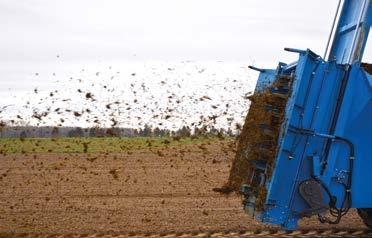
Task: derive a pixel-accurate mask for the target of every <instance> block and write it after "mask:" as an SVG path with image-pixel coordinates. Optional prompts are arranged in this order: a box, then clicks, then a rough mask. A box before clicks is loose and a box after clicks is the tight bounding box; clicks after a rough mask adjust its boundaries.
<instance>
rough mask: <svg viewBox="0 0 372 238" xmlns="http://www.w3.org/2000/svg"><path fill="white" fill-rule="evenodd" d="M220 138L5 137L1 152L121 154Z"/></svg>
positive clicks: (0, 140) (1, 143)
mask: <svg viewBox="0 0 372 238" xmlns="http://www.w3.org/2000/svg"><path fill="white" fill-rule="evenodd" d="M217 140H219V139H218V138H217V137H198V138H183V139H180V140H175V139H173V138H165V137H132V138H117V137H114V138H107V137H106V138H55V139H51V138H26V139H22V140H21V139H17V138H11V139H8V138H6V139H5V138H3V139H0V154H1V153H2V154H14V153H120V152H127V151H132V150H140V149H145V148H162V147H167V146H178V145H189V144H202V143H206V142H213V141H217Z"/></svg>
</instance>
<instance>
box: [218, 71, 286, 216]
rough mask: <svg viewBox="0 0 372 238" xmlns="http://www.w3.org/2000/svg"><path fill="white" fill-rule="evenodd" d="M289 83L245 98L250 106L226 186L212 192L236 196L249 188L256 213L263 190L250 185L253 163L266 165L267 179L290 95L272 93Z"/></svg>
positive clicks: (283, 81)
mask: <svg viewBox="0 0 372 238" xmlns="http://www.w3.org/2000/svg"><path fill="white" fill-rule="evenodd" d="M290 84H291V79H290V78H289V77H280V78H278V79H276V81H275V82H274V83H273V85H272V86H270V87H268V88H267V89H266V90H265V91H264V92H262V93H256V94H254V95H252V96H250V97H249V99H250V100H251V106H250V109H249V112H248V114H247V117H246V119H245V122H244V126H243V128H242V131H241V134H240V136H239V138H238V145H237V152H236V155H235V159H234V160H233V162H232V167H231V170H230V176H229V179H228V182H227V183H226V184H225V185H224V186H223V187H221V188H215V189H214V191H216V192H220V193H226V194H228V193H231V192H233V191H236V192H239V191H240V187H241V185H242V184H250V185H251V188H252V189H254V190H255V192H256V193H257V196H258V199H257V203H256V209H257V210H260V209H261V208H262V207H263V203H264V200H265V198H266V189H265V188H262V187H259V186H258V185H256V184H254V183H252V176H253V174H254V172H255V169H254V166H252V162H253V161H258V162H264V163H266V165H267V168H268V169H267V171H266V174H265V177H266V178H269V177H270V176H271V172H272V171H271V170H272V166H273V163H274V160H275V155H276V151H277V140H278V137H279V133H280V127H281V124H282V121H283V119H284V112H285V106H286V103H287V99H288V95H289V93H290V91H287V92H286V93H284V94H279V93H273V92H272V91H273V90H274V89H275V90H277V89H279V90H280V89H283V88H290Z"/></svg>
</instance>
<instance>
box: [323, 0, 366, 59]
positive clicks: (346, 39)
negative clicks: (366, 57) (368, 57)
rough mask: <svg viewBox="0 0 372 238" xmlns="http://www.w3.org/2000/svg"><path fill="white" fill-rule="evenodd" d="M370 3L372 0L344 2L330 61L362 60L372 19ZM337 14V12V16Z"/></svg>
mask: <svg viewBox="0 0 372 238" xmlns="http://www.w3.org/2000/svg"><path fill="white" fill-rule="evenodd" d="M370 5H371V1H370V0H346V1H345V2H344V5H343V8H342V10H341V14H340V16H339V21H338V25H337V28H336V31H335V34H334V38H333V43H332V47H331V51H330V53H329V57H328V61H332V60H335V61H336V62H337V64H353V63H356V62H360V61H361V59H362V57H363V52H364V49H365V45H366V42H367V38H368V33H369V29H370V26H371V21H372V8H371V7H370ZM337 15H338V14H337V13H336V16H335V17H337ZM332 32H333V29H332Z"/></svg>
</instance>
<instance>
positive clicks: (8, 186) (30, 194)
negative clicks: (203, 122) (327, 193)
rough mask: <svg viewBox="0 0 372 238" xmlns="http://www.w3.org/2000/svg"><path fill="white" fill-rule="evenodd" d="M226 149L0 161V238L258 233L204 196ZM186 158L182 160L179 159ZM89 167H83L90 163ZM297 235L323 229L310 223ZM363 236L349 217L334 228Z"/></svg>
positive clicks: (223, 201)
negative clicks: (21, 237) (16, 237)
mask: <svg viewBox="0 0 372 238" xmlns="http://www.w3.org/2000/svg"><path fill="white" fill-rule="evenodd" d="M227 147H228V146H227V144H226V142H220V143H216V144H212V145H205V146H204V147H203V149H201V148H199V146H195V145H188V146H179V147H178V148H169V149H167V150H163V151H162V155H158V154H157V152H156V151H150V149H146V150H140V151H136V152H134V153H133V154H130V155H128V154H109V155H99V154H94V155H90V154H71V155H67V154H37V155H8V156H2V157H0V191H1V193H0V236H1V235H2V234H3V235H4V234H21V233H27V234H41V233H42V234H108V233H123V234H149V233H156V234H166V233H182V232H190V233H192V232H205V231H209V232H214V231H220V232H224V231H240V230H257V229H262V230H266V229H269V228H271V227H269V226H266V225H263V224H261V223H259V222H257V221H255V220H253V219H252V218H250V217H249V216H248V215H247V214H245V213H244V212H243V210H242V206H241V199H240V197H239V196H236V195H231V196H224V195H220V194H218V193H215V192H213V191H212V188H214V187H216V186H218V185H220V184H221V183H223V182H224V181H226V179H227V177H228V172H229V165H230V164H231V160H232V158H233V156H234V155H233V153H230V152H229V153H226V151H225V150H226V148H227ZM180 151H187V153H184V152H182V153H180ZM93 157H94V158H95V159H93V160H92V159H91V158H93ZM301 227H302V228H307V229H318V228H320V229H321V228H327V227H328V228H329V226H326V225H319V224H318V222H317V221H316V220H315V219H310V220H306V221H304V222H303V223H302V225H301ZM338 227H339V228H340V227H343V228H350V229H352V228H354V229H360V228H362V229H364V228H365V227H364V225H363V223H362V222H361V221H360V219H359V218H358V216H357V215H356V213H355V212H352V213H351V214H350V215H348V216H347V217H345V218H344V222H343V223H341V224H340V225H338Z"/></svg>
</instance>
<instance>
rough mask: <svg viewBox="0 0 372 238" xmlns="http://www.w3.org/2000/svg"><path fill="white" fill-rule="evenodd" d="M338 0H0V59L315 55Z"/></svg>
mask: <svg viewBox="0 0 372 238" xmlns="http://www.w3.org/2000/svg"><path fill="white" fill-rule="evenodd" d="M336 5H337V0H327V1H324V0H312V1H308V0H306V1H305V0H280V1H278V0H266V1H263V0H228V1H227V0H157V1H154V0H135V1H134V0H117V1H115V0H63V1H62V0H61V1H57V0H16V1H15V0H0V27H1V31H2V33H1V38H0V61H2V62H13V61H16V62H20V61H25V62H34V63H35V62H44V61H50V60H54V58H55V56H56V55H60V56H61V57H63V58H64V60H65V61H98V60H102V61H110V60H167V61H168V60H169V61H177V60H208V61H218V60H221V61H243V62H247V63H250V62H249V61H254V62H257V63H258V64H261V63H262V64H263V63H274V62H276V61H278V60H280V59H281V60H285V59H287V58H288V59H292V58H290V56H289V54H288V53H283V51H282V49H283V47H297V48H311V49H313V50H314V51H316V52H317V53H319V54H322V53H323V51H324V47H325V44H326V40H327V37H328V33H329V30H330V26H331V21H332V17H333V15H334V12H335V8H336Z"/></svg>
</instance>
